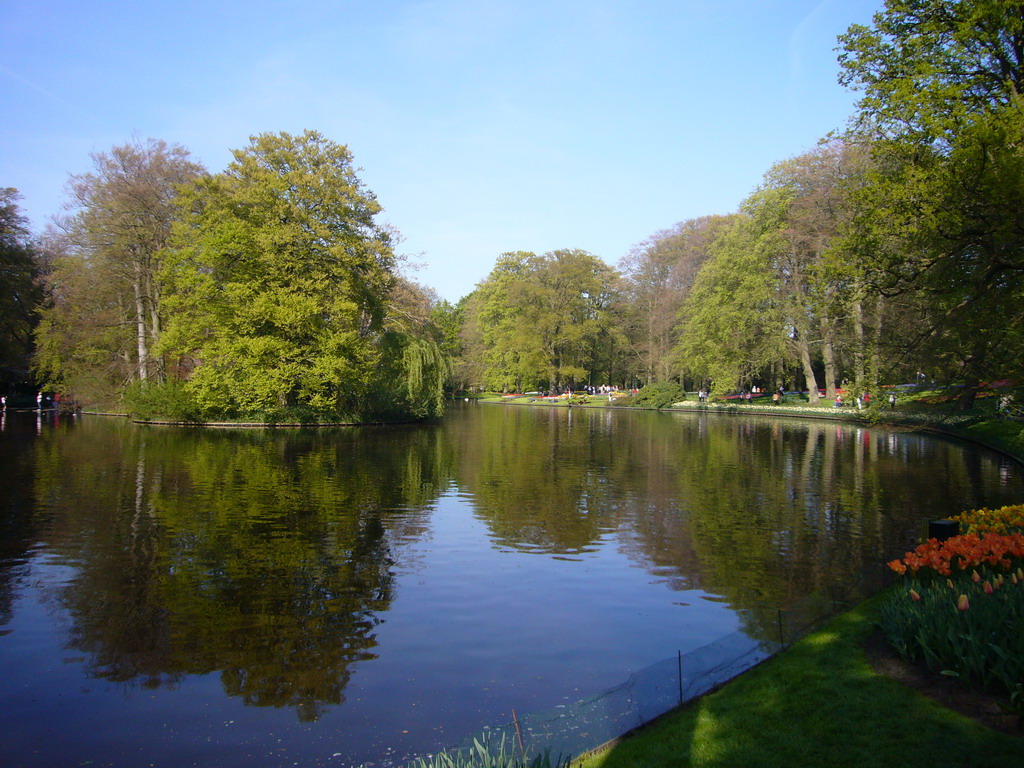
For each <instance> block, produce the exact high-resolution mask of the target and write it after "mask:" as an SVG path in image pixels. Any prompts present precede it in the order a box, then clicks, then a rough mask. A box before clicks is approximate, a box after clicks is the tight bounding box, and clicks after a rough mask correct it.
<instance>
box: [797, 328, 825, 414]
mask: <svg viewBox="0 0 1024 768" xmlns="http://www.w3.org/2000/svg"><path fill="white" fill-rule="evenodd" d="M796 345H797V350H798V351H799V352H800V364H801V365H802V366H803V369H804V379H805V381H806V383H807V399H808V401H809V402H810V403H811V405H814V404H815V403H817V402H818V401H819V400H820V399H821V397H820V396H819V395H818V380H817V379H816V378H815V376H814V367H813V366H812V365H811V348H810V346H809V345H808V344H807V338H806V337H805V336H804V334H802V333H798V334H797V339H796Z"/></svg>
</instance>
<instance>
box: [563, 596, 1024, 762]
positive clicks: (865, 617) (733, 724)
mask: <svg viewBox="0 0 1024 768" xmlns="http://www.w3.org/2000/svg"><path fill="white" fill-rule="evenodd" d="M877 603H878V600H877V598H876V599H873V600H871V601H868V603H866V604H864V605H862V606H860V607H858V608H857V609H855V610H853V611H851V612H849V613H846V614H843V615H842V616H839V617H838V618H836V619H834V620H833V621H832V622H830V623H829V624H827V625H826V626H825V627H824V628H823V629H821V630H819V631H818V632H815V633H813V634H812V635H809V636H808V637H807V638H805V639H804V640H802V641H801V642H799V643H797V644H796V645H794V646H793V647H792V648H790V649H789V650H787V651H785V652H784V653H781V654H779V655H778V656H776V657H774V658H772V659H770V660H768V661H766V662H765V663H763V664H762V665H761V666H759V667H758V668H756V669H754V670H752V671H751V672H748V673H747V674H746V675H744V676H742V677H740V678H738V679H736V680H734V681H733V682H731V683H729V684H728V685H726V686H725V687H723V688H722V689H720V690H719V691H717V692H715V693H712V694H709V695H708V696H705V697H703V698H702V699H699V700H697V701H695V702H692V703H691V704H690V705H688V706H685V707H683V708H682V709H680V710H677V711H675V712H672V713H670V714H668V715H666V716H665V717H663V718H662V719H660V720H659V721H657V722H656V723H654V724H652V725H650V726H648V727H647V728H645V729H643V730H642V731H640V732H639V733H637V734H635V735H634V736H632V737H630V738H627V739H624V740H622V741H621V742H619V743H618V744H616V745H615V746H613V747H611V748H610V749H608V750H607V751H605V752H602V753H599V754H597V755H594V756H592V757H591V758H589V759H587V760H585V761H583V763H582V764H583V765H584V766H586V767H587V768H597V767H598V766H600V767H601V768H620V767H624V766H630V767H631V768H633V767H636V766H659V767H660V766H723V767H724V766H729V768H736V767H737V766H757V767H758V768H773V767H775V766H777V767H778V768H783V766H785V768H793V767H794V766H851V767H852V766H857V768H863V767H864V766H889V765H892V766H900V768H914V767H916V766H920V767H921V768H925V767H927V768H935V767H936V766H978V768H981V767H982V766H1011V765H1024V737H1015V736H1008V735H1005V734H1002V733H998V732H996V731H992V730H990V729H988V728H985V727H984V726H982V725H979V724H978V723H976V722H974V721H973V720H970V719H968V718H965V717H962V716H960V715H958V714H956V713H954V712H952V711H950V710H947V709H945V708H943V707H941V706H940V705H938V704H936V703H934V702H933V701H931V700H930V699H928V698H926V697H924V696H921V695H919V694H917V693H916V692H914V691H912V690H911V689H909V688H906V687H904V686H903V685H901V684H900V683H897V682H895V681H892V680H889V679H888V678H885V677H882V676H878V675H876V674H875V673H874V672H873V671H872V670H871V667H870V666H869V665H868V663H867V661H866V659H865V656H864V652H863V643H864V641H865V640H866V638H867V636H868V635H869V634H870V632H871V631H872V629H873V626H874V619H875V606H876V605H877Z"/></svg>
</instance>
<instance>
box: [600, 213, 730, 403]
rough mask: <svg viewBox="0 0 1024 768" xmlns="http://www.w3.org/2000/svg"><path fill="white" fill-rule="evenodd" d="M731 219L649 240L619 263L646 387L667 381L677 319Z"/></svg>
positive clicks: (698, 222) (693, 223)
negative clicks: (703, 265)
mask: <svg viewBox="0 0 1024 768" xmlns="http://www.w3.org/2000/svg"><path fill="white" fill-rule="evenodd" d="M731 218H732V217H730V216H702V217H700V218H698V219H690V220H688V221H684V222H681V223H679V224H676V225H675V226H674V227H672V228H671V229H668V230H662V231H660V232H656V233H655V234H653V235H651V237H649V238H647V239H646V240H644V241H643V242H642V243H640V244H638V245H637V246H635V247H634V248H633V249H632V250H631V251H630V252H629V254H628V255H627V256H626V257H625V258H623V259H622V260H621V261H620V262H619V268H620V269H621V270H622V271H623V273H624V276H625V288H624V296H625V304H626V312H625V324H626V329H627V331H626V332H627V334H628V336H629V339H630V343H631V345H632V348H633V350H635V354H636V359H637V363H638V366H637V376H638V378H640V379H641V380H642V381H644V382H645V383H648V384H650V383H652V382H656V381H666V380H668V379H670V378H672V377H673V376H675V375H678V371H676V370H674V369H673V365H672V356H671V354H670V353H671V351H672V348H673V347H674V346H675V344H676V342H677V341H678V338H677V336H676V323H677V320H676V317H677V315H678V314H679V308H680V306H681V305H682V303H683V302H684V301H685V300H686V297H687V296H688V295H689V292H690V289H691V288H692V286H693V281H694V279H695V278H696V276H697V272H698V271H699V270H700V267H701V265H702V264H703V263H704V262H705V261H706V260H707V258H708V255H709V249H710V246H711V243H713V242H714V240H715V238H716V237H717V236H718V235H719V234H720V233H721V232H722V230H723V229H725V228H726V227H727V226H728V225H729V223H730V221H731Z"/></svg>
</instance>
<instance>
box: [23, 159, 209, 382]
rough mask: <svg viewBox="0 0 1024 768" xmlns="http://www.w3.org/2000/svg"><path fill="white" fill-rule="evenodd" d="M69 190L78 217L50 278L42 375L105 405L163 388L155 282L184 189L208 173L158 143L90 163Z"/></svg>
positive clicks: (68, 224)
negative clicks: (136, 389) (146, 388)
mask: <svg viewBox="0 0 1024 768" xmlns="http://www.w3.org/2000/svg"><path fill="white" fill-rule="evenodd" d="M92 161H93V170H92V172H90V173H85V174H80V175H73V176H71V178H70V181H69V183H68V190H69V193H70V198H71V199H70V202H69V204H68V207H69V208H70V209H71V211H72V212H71V214H70V215H69V216H67V217H65V218H64V219H62V220H61V221H60V222H59V225H60V228H61V229H62V230H63V234H62V235H55V236H54V237H52V238H51V241H52V242H54V243H55V249H56V251H57V254H56V255H55V257H54V260H53V263H52V269H51V272H50V275H49V277H48V283H49V289H50V294H51V297H52V303H51V305H50V306H49V307H48V308H47V309H46V310H45V311H44V312H43V319H42V322H41V324H40V328H39V334H38V336H39V357H38V359H37V366H38V368H39V370H40V372H41V373H42V375H43V376H44V377H45V378H46V379H47V380H48V381H49V382H50V383H51V384H52V385H54V386H61V387H62V388H65V389H67V390H69V391H71V392H72V393H73V394H76V395H78V396H80V397H84V398H86V399H92V400H96V399H99V400H108V399H110V398H111V397H113V396H114V395H113V393H114V392H115V391H116V390H119V389H122V388H123V387H124V386H125V385H126V384H129V383H131V382H140V381H146V380H149V379H153V378H156V379H158V380H159V379H162V377H163V361H162V360H161V359H160V358H159V357H158V356H154V354H153V346H154V344H155V343H156V340H157V337H158V336H159V335H160V331H161V323H162V317H161V314H160V293H159V290H160V289H159V285H158V284H157V281H156V273H157V271H158V270H159V268H160V259H161V255H162V253H163V251H164V248H166V246H167V243H168V240H169V237H170V231H171V224H172V222H173V221H174V219H175V216H176V215H177V209H176V208H175V205H174V199H175V196H176V194H177V187H178V186H179V185H181V184H184V183H185V182H188V181H190V180H192V179H194V178H196V177H197V176H198V175H199V174H200V173H201V172H202V167H201V166H200V165H199V164H198V163H196V162H194V161H193V160H192V159H191V157H190V155H189V153H188V151H187V150H186V149H184V148H183V147H180V146H178V145H168V144H167V143H165V142H163V141H160V140H157V139H147V140H146V141H145V142H140V141H133V142H131V143H128V144H124V145H122V146H118V147H114V148H113V149H112V150H111V151H110V152H109V153H105V152H100V153H96V154H94V155H92Z"/></svg>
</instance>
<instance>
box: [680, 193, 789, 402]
mask: <svg viewBox="0 0 1024 768" xmlns="http://www.w3.org/2000/svg"><path fill="white" fill-rule="evenodd" d="M775 234H776V230H774V229H772V228H771V227H766V226H765V222H764V220H763V219H759V218H758V217H755V216H752V215H750V213H744V214H743V215H741V216H737V217H736V218H735V219H733V221H732V224H731V226H730V227H729V228H728V229H727V230H726V231H725V232H723V233H722V235H721V236H720V237H719V238H718V239H717V240H715V242H714V243H713V244H712V246H711V256H710V258H709V259H708V260H707V262H705V264H704V266H703V267H701V269H700V272H699V273H698V274H697V277H696V279H695V280H694V284H693V289H692V290H691V291H690V295H689V296H688V297H687V300H686V302H684V303H683V305H682V307H681V308H680V312H679V329H678V333H679V341H678V342H677V343H676V348H675V355H676V360H677V363H676V364H677V365H678V366H679V368H680V369H681V370H684V371H685V372H686V373H687V375H688V376H690V377H692V378H694V379H696V380H699V381H703V382H710V383H711V385H712V386H713V388H714V390H715V391H717V392H726V391H730V390H733V389H735V388H736V387H738V386H749V385H750V384H751V382H752V381H753V379H754V377H755V376H756V375H757V374H758V373H760V372H762V371H764V370H771V369H772V368H773V367H777V366H778V365H780V364H781V362H782V361H783V360H784V359H785V357H786V341H787V339H786V335H785V313H784V312H783V309H782V307H781V304H780V300H779V291H778V285H777V283H776V277H775V270H774V268H773V263H774V260H775V257H776V253H775V251H774V249H771V248H765V247H764V243H765V237H766V236H768V237H772V236H774V235H775Z"/></svg>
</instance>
